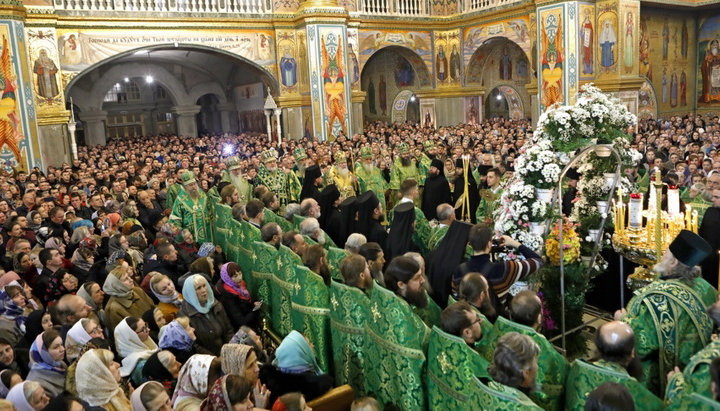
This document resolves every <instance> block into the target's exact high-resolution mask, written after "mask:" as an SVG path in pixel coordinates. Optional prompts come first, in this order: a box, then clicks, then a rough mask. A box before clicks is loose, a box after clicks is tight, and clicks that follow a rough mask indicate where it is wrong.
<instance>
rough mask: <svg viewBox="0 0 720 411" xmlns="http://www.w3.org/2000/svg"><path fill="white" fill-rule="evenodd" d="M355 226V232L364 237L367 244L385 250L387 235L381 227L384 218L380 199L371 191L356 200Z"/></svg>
mask: <svg viewBox="0 0 720 411" xmlns="http://www.w3.org/2000/svg"><path fill="white" fill-rule="evenodd" d="M356 206H357V215H358V219H357V224H356V226H355V227H356V229H355V231H356V232H358V233H360V234H362V235H364V236H365V238H367V241H368V243H377V244H379V245H380V247H381V248H382V249H383V250H385V246H386V244H387V238H388V233H387V231H385V228H384V227H383V226H382V222H383V219H384V218H385V217H384V213H383V209H382V204H380V199H378V197H377V196H376V195H375V193H374V192H373V191H366V192H365V193H363V194H362V195H361V196H359V197H358V198H357V203H356Z"/></svg>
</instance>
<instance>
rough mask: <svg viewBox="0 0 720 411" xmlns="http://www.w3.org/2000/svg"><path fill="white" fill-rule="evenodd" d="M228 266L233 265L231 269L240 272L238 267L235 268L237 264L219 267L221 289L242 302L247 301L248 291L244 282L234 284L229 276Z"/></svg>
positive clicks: (226, 264) (248, 297)
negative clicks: (221, 282)
mask: <svg viewBox="0 0 720 411" xmlns="http://www.w3.org/2000/svg"><path fill="white" fill-rule="evenodd" d="M230 264H233V267H232V268H237V270H240V268H239V267H237V264H235V263H225V264H223V265H222V267H220V278H221V279H222V281H223V283H224V284H223V287H224V288H225V289H226V290H227V291H229V292H231V293H232V294H235V295H237V296H238V297H240V298H241V299H243V300H249V299H250V291H248V289H247V285H246V284H245V281H241V282H240V284H238V283H236V282H235V281H234V280H233V279H232V276H231V275H230V273H229V271H228V268H230Z"/></svg>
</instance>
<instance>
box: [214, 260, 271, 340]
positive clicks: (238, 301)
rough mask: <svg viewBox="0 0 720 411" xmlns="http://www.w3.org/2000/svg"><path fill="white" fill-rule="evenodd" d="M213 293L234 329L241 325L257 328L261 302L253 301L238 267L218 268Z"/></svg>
mask: <svg viewBox="0 0 720 411" xmlns="http://www.w3.org/2000/svg"><path fill="white" fill-rule="evenodd" d="M215 292H216V294H217V296H218V300H220V302H221V303H222V305H223V307H225V311H226V312H227V313H228V316H229V318H230V322H231V323H232V326H233V328H234V329H238V328H240V327H241V326H243V325H247V326H249V327H252V328H257V325H258V322H259V320H260V310H259V309H260V306H261V305H262V302H260V301H254V300H253V298H252V295H250V291H249V290H248V289H247V285H246V284H245V281H243V272H242V271H241V270H240V266H239V265H237V264H235V263H226V264H223V265H222V267H220V280H218V282H217V283H216V284H215Z"/></svg>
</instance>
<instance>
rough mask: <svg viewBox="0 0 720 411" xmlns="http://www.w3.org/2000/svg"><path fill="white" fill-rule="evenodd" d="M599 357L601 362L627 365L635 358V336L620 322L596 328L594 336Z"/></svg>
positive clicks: (630, 329) (627, 326)
mask: <svg viewBox="0 0 720 411" xmlns="http://www.w3.org/2000/svg"><path fill="white" fill-rule="evenodd" d="M595 344H596V345H597V348H598V351H599V352H600V356H601V357H602V359H603V360H606V361H610V362H615V363H619V364H622V365H623V366H625V365H627V364H628V363H629V362H630V360H631V359H632V358H633V357H634V356H635V334H634V333H633V330H632V328H630V326H629V325H627V324H626V323H624V322H622V321H611V322H609V323H607V324H603V325H602V326H600V328H598V330H597V334H596V335H595Z"/></svg>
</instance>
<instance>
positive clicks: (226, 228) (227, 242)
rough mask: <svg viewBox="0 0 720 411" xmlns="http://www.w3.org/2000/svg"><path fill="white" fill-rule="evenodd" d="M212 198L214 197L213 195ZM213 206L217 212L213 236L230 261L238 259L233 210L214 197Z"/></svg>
mask: <svg viewBox="0 0 720 411" xmlns="http://www.w3.org/2000/svg"><path fill="white" fill-rule="evenodd" d="M211 198H212V197H211ZM212 203H213V204H212V208H213V209H214V212H215V214H214V215H215V222H214V224H213V227H212V228H213V238H214V239H215V245H219V246H220V247H221V248H222V249H223V251H224V252H225V255H226V256H227V257H228V259H229V260H230V261H237V245H236V244H235V243H236V241H233V231H232V229H233V224H232V223H233V222H235V220H234V219H233V217H232V210H231V209H230V207H228V206H227V205H225V204H221V203H220V202H219V201H217V200H215V199H213V201H212Z"/></svg>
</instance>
